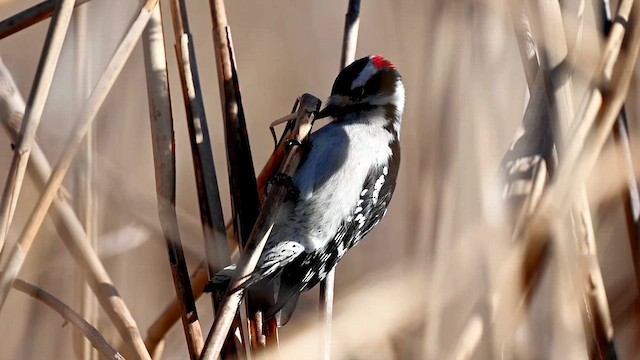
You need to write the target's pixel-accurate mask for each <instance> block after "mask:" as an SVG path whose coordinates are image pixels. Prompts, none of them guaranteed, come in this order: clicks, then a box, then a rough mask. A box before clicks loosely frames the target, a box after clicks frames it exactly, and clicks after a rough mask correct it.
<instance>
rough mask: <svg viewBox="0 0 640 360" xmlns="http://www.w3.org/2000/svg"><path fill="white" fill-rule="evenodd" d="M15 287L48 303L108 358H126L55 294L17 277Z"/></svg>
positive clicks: (116, 359) (113, 359)
mask: <svg viewBox="0 0 640 360" xmlns="http://www.w3.org/2000/svg"><path fill="white" fill-rule="evenodd" d="M13 288H14V289H16V290H18V291H20V292H23V293H25V294H27V295H29V296H31V297H33V298H34V299H37V300H40V301H41V302H42V303H43V304H45V305H47V306H48V307H50V308H51V309H53V310H54V311H55V312H57V313H58V314H60V316H62V317H63V318H64V320H65V323H67V322H68V323H71V324H72V325H73V326H75V328H76V329H77V330H78V331H79V332H80V333H81V334H82V335H84V337H85V338H86V339H87V340H89V343H90V344H91V345H92V346H93V347H94V348H95V349H96V350H98V351H99V352H100V353H101V354H102V355H103V356H104V357H105V358H106V359H110V360H124V356H122V355H121V354H120V353H119V352H118V350H116V349H114V348H113V346H111V345H110V344H109V343H108V342H107V340H105V338H104V337H102V334H100V332H99V331H98V329H96V328H94V327H93V326H92V325H91V324H89V323H88V322H87V321H86V320H85V319H83V318H82V316H80V314H78V313H77V312H75V311H73V309H71V308H70V307H69V306H67V305H66V304H65V303H63V302H62V301H60V300H59V299H58V298H56V297H55V296H53V295H51V294H50V293H48V292H46V291H44V290H43V289H41V288H39V287H37V286H35V285H32V284H29V283H28V282H26V281H24V280H20V279H16V281H15V282H14V283H13Z"/></svg>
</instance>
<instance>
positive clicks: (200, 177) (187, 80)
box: [171, 0, 231, 306]
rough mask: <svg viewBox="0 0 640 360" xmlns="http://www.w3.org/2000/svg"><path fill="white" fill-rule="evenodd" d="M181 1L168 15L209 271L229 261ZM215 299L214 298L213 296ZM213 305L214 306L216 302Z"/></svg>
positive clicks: (187, 27) (195, 71)
mask: <svg viewBox="0 0 640 360" xmlns="http://www.w3.org/2000/svg"><path fill="white" fill-rule="evenodd" d="M186 11H187V9H186V5H185V2H184V0H172V1H171V15H172V18H173V28H174V32H175V42H176V45H175V46H176V55H177V59H178V64H179V66H178V70H179V71H178V72H179V73H180V80H181V83H182V92H183V97H184V103H185V109H186V112H187V126H188V128H189V140H190V142H191V153H192V156H193V167H194V170H195V178H196V186H197V189H198V205H199V206H200V219H201V222H202V229H203V233H204V239H205V251H206V254H207V259H208V263H209V274H210V276H213V275H214V274H215V273H216V272H218V271H219V270H221V269H222V268H224V267H225V266H227V265H229V264H230V263H231V257H230V251H229V246H228V244H227V233H226V230H225V224H224V215H223V213H222V204H221V202H220V193H219V190H218V179H217V175H216V169H215V165H214V162H213V152H212V147H211V139H210V136H209V126H208V123H207V118H206V116H205V110H204V102H203V99H202V89H201V87H200V78H199V75H198V66H197V63H196V58H195V49H194V42H193V38H192V36H191V33H190V30H189V22H188V19H187V12H186ZM213 298H214V299H215V297H213ZM216 306H217V305H216Z"/></svg>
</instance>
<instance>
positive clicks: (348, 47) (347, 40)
mask: <svg viewBox="0 0 640 360" xmlns="http://www.w3.org/2000/svg"><path fill="white" fill-rule="evenodd" d="M359 27H360V0H349V5H348V6H347V14H346V15H345V19H344V35H343V38H342V55H341V57H340V69H344V68H345V67H346V66H347V65H349V64H351V63H352V62H353V60H355V57H356V47H357V44H358V29H359ZM335 281H336V268H335V267H334V268H333V269H331V271H329V273H328V274H327V277H326V278H325V279H324V280H323V281H322V282H321V283H320V319H321V321H322V322H324V328H323V333H322V352H323V355H322V358H323V359H325V360H328V359H330V358H331V318H332V317H333V295H334V291H335Z"/></svg>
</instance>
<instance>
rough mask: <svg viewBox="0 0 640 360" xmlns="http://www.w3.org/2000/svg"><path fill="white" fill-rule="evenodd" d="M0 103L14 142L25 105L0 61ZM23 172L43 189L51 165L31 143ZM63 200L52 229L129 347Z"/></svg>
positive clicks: (121, 315)
mask: <svg viewBox="0 0 640 360" xmlns="http://www.w3.org/2000/svg"><path fill="white" fill-rule="evenodd" d="M0 104H1V107H2V112H3V114H5V115H6V116H0V119H3V121H2V125H3V126H4V128H5V130H6V131H7V133H8V134H9V136H10V137H11V138H12V139H15V138H16V137H17V136H18V130H19V128H20V121H21V119H22V115H23V114H24V108H25V105H24V100H22V97H21V96H20V93H19V91H18V89H17V87H16V85H15V83H14V81H13V78H12V77H11V75H10V73H9V70H8V69H7V68H6V67H5V66H4V63H2V62H0ZM27 170H28V171H29V174H30V176H31V177H32V178H33V180H34V181H35V183H36V184H37V186H38V187H39V188H44V186H45V184H46V181H47V179H48V178H49V176H50V175H51V166H50V165H49V161H48V160H47V158H46V156H45V155H44V153H43V152H42V150H41V149H40V147H39V146H38V143H37V142H34V144H33V148H32V151H31V161H30V162H29V167H28V168H27ZM66 197H67V196H66V195H65V191H64V189H61V191H60V193H59V194H58V196H57V198H56V200H55V201H54V211H53V212H52V213H51V217H52V220H53V222H54V225H55V227H56V230H57V232H58V234H59V235H60V238H61V239H62V240H63V241H64V243H65V245H66V246H67V248H68V249H69V251H70V252H71V255H73V257H74V259H75V260H76V262H77V263H78V265H80V268H81V269H82V270H83V276H84V277H85V278H87V279H88V281H89V285H90V286H91V287H92V290H93V292H94V293H95V295H96V296H97V297H98V300H99V301H100V303H101V304H102V306H103V307H104V308H105V311H106V313H107V316H108V317H109V318H110V319H111V321H112V322H113V323H114V324H116V327H117V328H118V329H119V330H120V331H121V333H122V334H126V336H123V338H124V339H125V341H126V342H127V344H130V345H131V346H133V345H132V344H133V342H132V341H135V338H133V339H131V338H130V336H129V335H128V331H129V330H128V329H135V328H136V324H135V322H133V320H132V317H131V314H130V312H129V310H128V309H127V307H126V305H125V303H124V302H123V301H122V299H121V298H120V297H119V295H118V293H117V291H116V289H115V287H114V285H113V282H112V281H111V279H110V278H109V275H108V274H107V271H106V270H105V268H104V265H102V263H101V262H100V259H99V258H98V256H97V254H96V253H95V250H94V249H93V248H92V247H91V245H90V241H89V239H88V238H87V235H86V234H85V233H84V229H83V227H82V224H81V222H80V221H79V220H78V217H77V216H76V214H75V212H74V211H73V209H72V207H71V205H70V204H69V203H68V201H67V200H66ZM132 334H133V332H132Z"/></svg>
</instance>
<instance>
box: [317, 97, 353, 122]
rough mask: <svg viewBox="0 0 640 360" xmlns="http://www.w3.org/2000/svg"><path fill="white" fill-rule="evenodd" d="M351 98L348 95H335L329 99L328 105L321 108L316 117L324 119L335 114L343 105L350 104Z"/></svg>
mask: <svg viewBox="0 0 640 360" xmlns="http://www.w3.org/2000/svg"><path fill="white" fill-rule="evenodd" d="M348 102H349V98H348V97H346V96H339V95H333V96H331V97H330V98H329V100H328V101H327V106H325V107H324V109H322V110H320V111H319V112H318V113H317V114H316V117H315V119H316V120H317V119H322V118H326V117H330V116H335V115H336V114H337V113H338V110H339V109H340V107H341V106H345V105H348Z"/></svg>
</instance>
